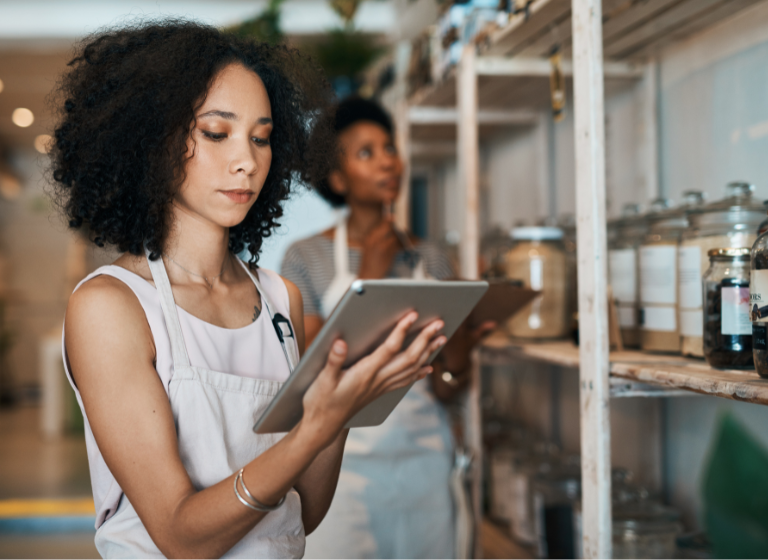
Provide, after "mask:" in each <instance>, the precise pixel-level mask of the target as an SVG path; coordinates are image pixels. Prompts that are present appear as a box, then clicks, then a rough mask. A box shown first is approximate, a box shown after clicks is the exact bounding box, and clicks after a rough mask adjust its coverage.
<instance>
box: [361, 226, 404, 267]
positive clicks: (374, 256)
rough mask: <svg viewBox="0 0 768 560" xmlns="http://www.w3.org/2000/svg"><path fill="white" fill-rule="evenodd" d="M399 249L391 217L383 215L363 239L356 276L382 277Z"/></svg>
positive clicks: (398, 241)
mask: <svg viewBox="0 0 768 560" xmlns="http://www.w3.org/2000/svg"><path fill="white" fill-rule="evenodd" d="M400 249H401V245H400V240H399V239H398V238H397V234H396V233H395V226H394V223H393V222H392V218H391V217H385V218H384V219H383V220H382V221H381V223H380V224H379V225H377V226H376V227H375V228H373V229H372V230H371V232H370V233H369V234H368V236H367V237H366V238H365V240H364V241H363V255H362V260H361V261H360V271H359V273H358V278H364V279H365V278H368V279H378V278H384V276H386V274H387V272H388V271H389V269H390V267H391V266H392V261H393V260H394V258H395V255H396V254H397V252H398V251H399V250H400Z"/></svg>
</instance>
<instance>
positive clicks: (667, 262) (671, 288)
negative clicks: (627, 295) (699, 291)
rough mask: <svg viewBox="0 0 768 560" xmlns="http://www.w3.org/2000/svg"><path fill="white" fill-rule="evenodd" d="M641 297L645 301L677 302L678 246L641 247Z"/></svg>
mask: <svg viewBox="0 0 768 560" xmlns="http://www.w3.org/2000/svg"><path fill="white" fill-rule="evenodd" d="M640 299H641V300H642V302H643V303H668V304H672V305H674V304H675V303H677V247H676V246H674V245H658V246H650V247H640Z"/></svg>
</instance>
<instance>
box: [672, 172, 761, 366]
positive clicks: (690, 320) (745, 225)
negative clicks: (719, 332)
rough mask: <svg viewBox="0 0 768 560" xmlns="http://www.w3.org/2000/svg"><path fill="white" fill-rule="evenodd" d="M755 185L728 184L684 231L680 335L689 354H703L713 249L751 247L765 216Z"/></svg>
mask: <svg viewBox="0 0 768 560" xmlns="http://www.w3.org/2000/svg"><path fill="white" fill-rule="evenodd" d="M754 190H755V187H754V186H753V185H750V184H749V183H744V182H732V183H728V185H727V186H726V198H724V199H723V200H718V201H716V202H713V203H711V204H707V205H704V206H701V207H700V208H697V209H694V210H693V211H692V212H690V213H689V214H688V221H689V223H690V225H689V227H688V229H686V230H685V231H684V232H683V236H682V240H681V242H680V249H679V251H678V261H677V262H678V274H677V277H678V283H679V294H680V302H679V305H680V335H681V339H682V352H683V354H684V355H686V356H694V357H697V358H703V357H704V348H703V346H702V333H703V332H704V330H705V328H704V324H703V323H702V320H703V317H704V315H705V314H704V313H703V312H702V292H701V289H700V286H701V277H702V274H703V273H704V271H705V270H707V268H709V257H708V255H707V252H708V251H709V250H710V249H718V248H721V247H751V246H752V243H754V242H755V239H756V238H757V235H756V231H757V229H758V228H759V225H760V221H761V220H762V219H763V218H764V217H765V209H764V207H763V205H762V204H761V203H760V202H758V201H756V200H755V199H754V198H753V192H754Z"/></svg>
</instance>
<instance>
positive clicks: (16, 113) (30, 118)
mask: <svg viewBox="0 0 768 560" xmlns="http://www.w3.org/2000/svg"><path fill="white" fill-rule="evenodd" d="M11 120H12V121H13V124H15V125H16V126H20V127H21V128H27V127H28V126H29V125H31V124H32V123H33V122H35V115H34V114H33V113H32V111H30V110H29V109H25V108H24V107H19V108H18V109H14V110H13V115H12V116H11Z"/></svg>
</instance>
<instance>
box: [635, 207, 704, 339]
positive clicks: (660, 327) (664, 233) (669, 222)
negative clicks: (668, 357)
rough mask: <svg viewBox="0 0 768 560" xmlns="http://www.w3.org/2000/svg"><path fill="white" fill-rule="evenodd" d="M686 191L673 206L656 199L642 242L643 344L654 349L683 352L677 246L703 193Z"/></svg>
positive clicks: (641, 294)
mask: <svg viewBox="0 0 768 560" xmlns="http://www.w3.org/2000/svg"><path fill="white" fill-rule="evenodd" d="M694 194H696V193H688V194H687V195H686V199H687V200H686V202H687V203H686V204H685V205H684V206H681V207H678V208H670V206H671V203H670V202H669V201H668V200H663V199H662V200H657V201H655V202H654V203H653V206H652V208H651V213H650V214H649V215H648V221H649V224H650V229H649V231H648V233H647V234H646V236H645V239H644V240H643V243H642V245H641V246H640V252H639V263H640V307H641V312H640V316H641V328H642V335H641V346H642V348H643V350H648V351H652V352H680V329H679V324H678V317H677V314H678V309H677V303H678V292H677V290H678V283H677V248H678V245H679V243H680V237H681V235H682V233H683V230H685V229H686V228H687V227H688V219H687V218H686V214H687V211H688V210H689V209H690V208H692V207H694V206H696V205H697V200H698V203H700V202H701V200H702V198H701V194H700V193H698V195H699V196H698V197H695V196H694Z"/></svg>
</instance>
